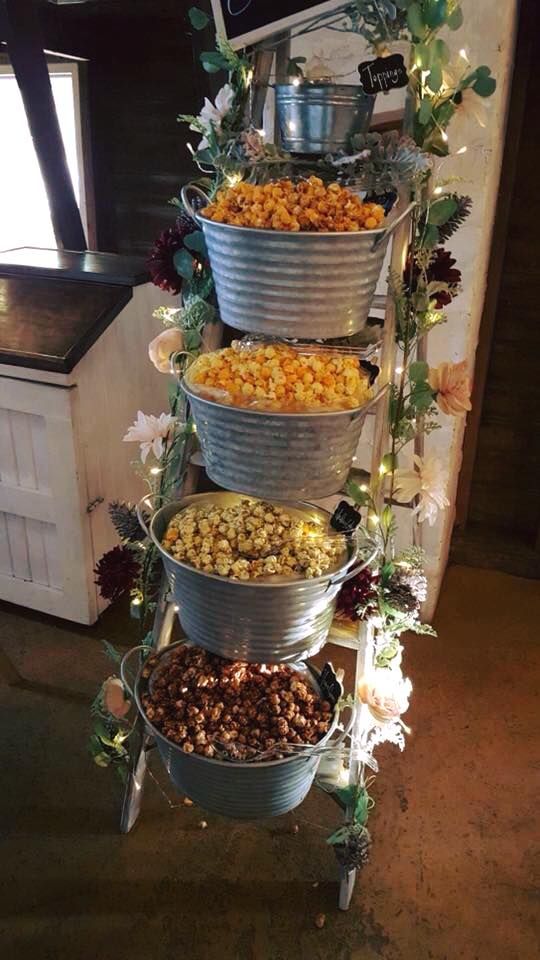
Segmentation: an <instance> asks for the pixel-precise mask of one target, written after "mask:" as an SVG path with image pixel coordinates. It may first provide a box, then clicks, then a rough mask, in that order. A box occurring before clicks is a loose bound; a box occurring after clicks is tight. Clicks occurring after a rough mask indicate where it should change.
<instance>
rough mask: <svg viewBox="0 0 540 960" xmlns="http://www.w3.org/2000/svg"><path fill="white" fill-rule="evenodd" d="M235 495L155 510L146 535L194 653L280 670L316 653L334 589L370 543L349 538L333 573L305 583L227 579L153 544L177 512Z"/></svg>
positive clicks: (226, 501)
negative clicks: (279, 665)
mask: <svg viewBox="0 0 540 960" xmlns="http://www.w3.org/2000/svg"><path fill="white" fill-rule="evenodd" d="M237 501H238V494H232V493H224V492H220V493H203V494H194V495H193V496H190V497H184V499H183V500H180V501H178V502H176V503H169V504H167V505H166V506H164V507H161V509H159V510H158V511H157V512H156V513H155V514H154V516H153V518H152V521H151V523H150V529H149V534H150V536H151V538H152V540H153V542H154V543H155V545H156V547H157V548H158V550H159V551H160V554H161V557H162V560H163V565H164V567H165V571H166V574H167V578H168V580H169V585H170V588H171V593H172V595H173V598H174V601H175V602H176V603H177V604H178V606H179V614H178V616H179V619H180V623H181V624H182V627H183V629H184V631H185V633H186V635H187V636H188V637H189V639H190V640H192V641H193V642H194V643H196V644H197V646H200V647H203V648H204V649H205V650H210V651H211V652H212V653H217V654H218V655H219V656H221V657H227V658H228V659H230V660H246V661H249V662H251V663H283V662H286V661H290V660H300V659H305V658H306V657H308V656H311V655H313V654H314V653H316V652H317V651H318V650H320V648H321V647H322V646H323V644H324V642H325V640H326V637H327V635H328V631H329V630H330V626H331V624H332V620H333V617H334V610H335V606H336V597H337V594H338V592H339V589H340V587H341V585H342V584H343V583H344V582H345V580H348V579H349V578H350V577H352V576H354V575H355V573H357V572H358V571H359V570H361V569H363V568H364V567H365V566H366V565H367V564H368V563H369V561H370V559H371V558H372V556H373V552H374V549H373V544H372V543H371V542H369V541H367V540H365V539H364V540H362V539H356V538H355V539H354V540H352V541H351V544H350V546H349V548H348V557H347V560H346V561H345V562H344V563H343V565H342V566H341V567H340V568H339V569H338V570H336V571H334V572H331V573H330V572H329V573H328V574H325V575H324V576H322V577H314V578H313V579H312V580H281V581H279V582H276V583H273V582H271V581H268V580H267V581H265V582H261V581H257V580H251V581H250V580H230V579H228V578H227V577H219V576H216V575H215V574H211V573H204V572H203V571H201V570H196V569H195V568H194V567H190V566H188V564H185V563H182V562H180V561H179V560H176V559H175V558H174V557H172V556H171V554H170V553H168V552H167V551H166V550H165V549H164V547H162V545H161V540H162V538H163V536H164V534H165V531H166V529H167V526H168V523H169V521H170V520H171V519H172V517H173V516H175V514H177V513H178V512H179V511H180V510H181V509H182V508H183V507H187V506H189V505H190V504H197V503H199V504H202V503H207V502H214V503H216V502H217V503H220V504H222V505H230V504H232V503H236V502H237ZM288 508H289V509H296V510H300V511H302V512H307V513H308V514H309V515H310V516H312V517H318V518H321V519H324V521H325V522H328V519H329V516H330V515H329V514H328V513H327V511H326V510H321V509H320V508H319V507H315V506H313V505H312V504H301V503H295V504H289V505H288Z"/></svg>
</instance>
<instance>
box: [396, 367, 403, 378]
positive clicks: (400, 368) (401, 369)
mask: <svg viewBox="0 0 540 960" xmlns="http://www.w3.org/2000/svg"><path fill="white" fill-rule="evenodd" d="M402 373H403V367H396V376H398V377H400V376H401V374H402Z"/></svg>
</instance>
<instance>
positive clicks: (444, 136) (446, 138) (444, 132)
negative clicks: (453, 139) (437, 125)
mask: <svg viewBox="0 0 540 960" xmlns="http://www.w3.org/2000/svg"><path fill="white" fill-rule="evenodd" d="M441 137H442V138H443V140H444V142H445V143H448V134H447V133H446V130H441Z"/></svg>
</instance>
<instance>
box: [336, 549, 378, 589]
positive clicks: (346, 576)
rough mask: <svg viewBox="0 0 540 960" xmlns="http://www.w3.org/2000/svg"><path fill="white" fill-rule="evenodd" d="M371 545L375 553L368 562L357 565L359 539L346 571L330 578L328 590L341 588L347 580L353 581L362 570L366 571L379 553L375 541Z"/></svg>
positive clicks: (363, 561) (364, 561)
mask: <svg viewBox="0 0 540 960" xmlns="http://www.w3.org/2000/svg"><path fill="white" fill-rule="evenodd" d="M371 545H372V546H373V552H372V553H370V555H369V557H368V558H367V560H362V561H361V562H360V563H355V560H356V558H357V555H358V551H359V548H360V547H359V543H358V539H357V540H356V543H355V548H354V551H353V554H352V556H351V559H350V561H349V563H348V564H347V566H346V567H345V569H344V570H341V571H340V572H339V573H337V574H336V576H335V577H331V578H330V580H329V581H328V586H327V588H326V589H327V590H330V588H331V587H335V586H338V585H339V586H341V585H342V584H343V583H346V582H347V580H352V578H353V577H355V576H356V575H357V573H361V572H362V570H365V568H366V567H367V566H368V565H369V564H370V563H371V561H372V560H374V559H375V557H376V556H377V551H378V549H379V548H378V547H377V545H376V544H375V543H373V541H371Z"/></svg>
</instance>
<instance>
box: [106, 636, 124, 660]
mask: <svg viewBox="0 0 540 960" xmlns="http://www.w3.org/2000/svg"><path fill="white" fill-rule="evenodd" d="M101 642H102V644H103V646H104V647H105V653H106V654H107V656H108V657H110V658H111V660H114V662H115V663H122V654H121V653H118V650H116V648H115V647H113V645H112V643H109V641H108V640H102V641H101Z"/></svg>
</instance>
